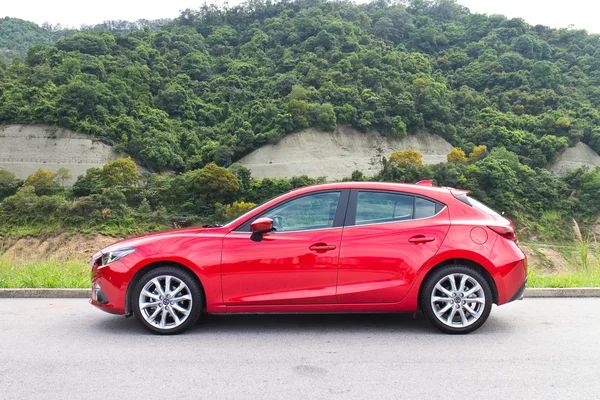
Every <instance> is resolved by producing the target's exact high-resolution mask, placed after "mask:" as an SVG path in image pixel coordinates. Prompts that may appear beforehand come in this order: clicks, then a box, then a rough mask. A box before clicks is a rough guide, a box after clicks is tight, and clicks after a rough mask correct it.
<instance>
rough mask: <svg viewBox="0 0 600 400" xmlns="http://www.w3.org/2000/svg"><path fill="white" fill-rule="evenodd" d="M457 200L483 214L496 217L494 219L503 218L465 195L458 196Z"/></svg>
mask: <svg viewBox="0 0 600 400" xmlns="http://www.w3.org/2000/svg"><path fill="white" fill-rule="evenodd" d="M457 199H458V200H460V201H462V202H463V203H465V204H468V205H470V206H471V207H473V208H475V209H477V210H479V211H481V212H482V213H484V214H487V215H491V216H492V217H496V218H504V217H503V216H502V215H500V214H498V213H497V212H496V211H494V210H492V209H491V208H489V207H488V206H486V205H485V204H483V203H482V202H480V201H478V200H475V199H474V198H472V197H470V196H466V195H463V196H458V197H457Z"/></svg>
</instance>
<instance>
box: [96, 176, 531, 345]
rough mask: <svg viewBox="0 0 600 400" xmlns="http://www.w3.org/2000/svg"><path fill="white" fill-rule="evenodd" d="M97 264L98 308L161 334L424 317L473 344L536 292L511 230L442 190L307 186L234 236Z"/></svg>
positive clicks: (207, 236) (143, 240)
mask: <svg viewBox="0 0 600 400" xmlns="http://www.w3.org/2000/svg"><path fill="white" fill-rule="evenodd" d="M92 265H93V266H92V299H91V303H92V304H93V305H94V306H96V307H98V308H100V309H102V310H104V311H107V312H110V313H114V314H125V315H127V316H130V315H132V314H133V315H135V316H136V317H137V319H138V320H139V321H140V322H141V323H142V325H143V326H144V327H145V328H147V329H148V330H150V331H152V332H154V333H159V334H172V333H179V332H181V331H183V330H184V329H186V328H189V327H190V326H192V325H193V324H194V323H195V322H196V321H197V319H198V317H199V316H200V315H201V314H202V313H203V312H207V313H246V312H261V313H262V312H301V313H309V312H370V311H387V312H415V311H417V310H418V309H421V310H422V311H423V313H424V314H425V315H426V316H427V318H428V319H429V320H430V321H431V322H432V323H433V325H435V326H436V327H437V328H439V329H441V330H442V331H445V332H448V333H468V332H471V331H474V330H475V329H477V328H479V327H480V326H481V325H483V323H484V322H485V320H486V319H487V318H488V315H489V314H490V310H491V308H492V303H495V304H498V305H501V304H505V303H508V302H510V301H512V300H515V299H518V298H520V297H521V296H522V293H523V291H524V289H525V283H526V281H527V261H526V258H525V254H524V253H523V251H521V249H520V248H519V246H518V245H517V240H516V237H515V231H514V229H513V226H512V224H511V222H510V221H509V220H508V219H506V218H504V217H502V216H501V215H499V214H498V213H496V212H495V211H493V210H491V209H490V208H488V207H486V206H485V205H483V204H482V203H480V202H478V201H476V200H475V199H473V198H471V197H469V196H468V195H467V192H465V191H462V190H457V189H452V188H443V187H432V186H431V181H423V182H419V183H418V184H416V185H409V184H397V183H379V182H346V183H331V184H323V185H316V186H309V187H304V188H301V189H296V190H292V191H291V192H288V193H286V194H284V195H281V196H279V197H277V198H275V199H273V200H270V201H268V202H266V203H264V204H262V205H260V206H258V207H256V208H254V209H253V210H251V211H249V212H247V213H246V214H245V215H243V216H241V217H239V218H237V219H235V220H233V221H231V222H228V223H226V224H225V225H223V226H214V227H203V228H191V229H181V230H175V231H168V232H161V233H153V234H148V235H144V236H140V237H137V238H133V239H127V240H123V241H121V242H118V243H116V244H114V245H111V246H109V247H107V248H105V249H103V250H102V251H100V252H98V253H96V254H95V255H94V256H93V258H92Z"/></svg>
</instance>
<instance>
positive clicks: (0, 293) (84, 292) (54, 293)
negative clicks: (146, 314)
mask: <svg viewBox="0 0 600 400" xmlns="http://www.w3.org/2000/svg"><path fill="white" fill-rule="evenodd" d="M90 296H91V289H0V298H67V299H73V298H87V299H89V298H90ZM523 296H524V297H526V298H532V297H600V288H527V289H525V293H524V295H523Z"/></svg>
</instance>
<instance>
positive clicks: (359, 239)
mask: <svg viewBox="0 0 600 400" xmlns="http://www.w3.org/2000/svg"><path fill="white" fill-rule="evenodd" d="M449 227H450V220H449V214H448V209H447V208H446V207H445V206H444V205H442V204H440V203H437V202H435V201H433V200H430V199H426V198H423V197H419V196H415V195H412V194H410V193H401V192H391V191H370V190H353V191H352V194H351V196H350V203H349V206H348V217H347V219H346V227H345V228H344V234H343V238H342V249H341V251H340V267H339V276H338V288H337V299H338V302H339V303H340V304H357V303H396V302H399V301H401V300H402V299H403V298H404V296H406V294H407V293H408V291H409V289H410V288H411V287H412V284H413V282H414V279H415V277H416V275H417V273H418V271H419V269H420V268H421V266H422V265H423V264H424V263H425V262H426V261H427V260H429V259H430V258H431V257H433V256H434V255H435V253H437V251H438V249H439V248H440V246H441V245H442V241H443V240H444V238H445V237H446V233H447V232H448V229H449Z"/></svg>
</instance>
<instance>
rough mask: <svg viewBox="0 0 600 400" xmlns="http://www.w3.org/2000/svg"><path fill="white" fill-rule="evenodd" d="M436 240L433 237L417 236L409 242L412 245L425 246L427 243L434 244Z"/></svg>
mask: <svg viewBox="0 0 600 400" xmlns="http://www.w3.org/2000/svg"><path fill="white" fill-rule="evenodd" d="M434 240H435V238H434V237H432V236H423V235H417V236H413V237H411V238H410V239H408V241H409V242H410V243H412V244H417V245H419V244H425V243H427V242H433V241H434Z"/></svg>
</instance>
